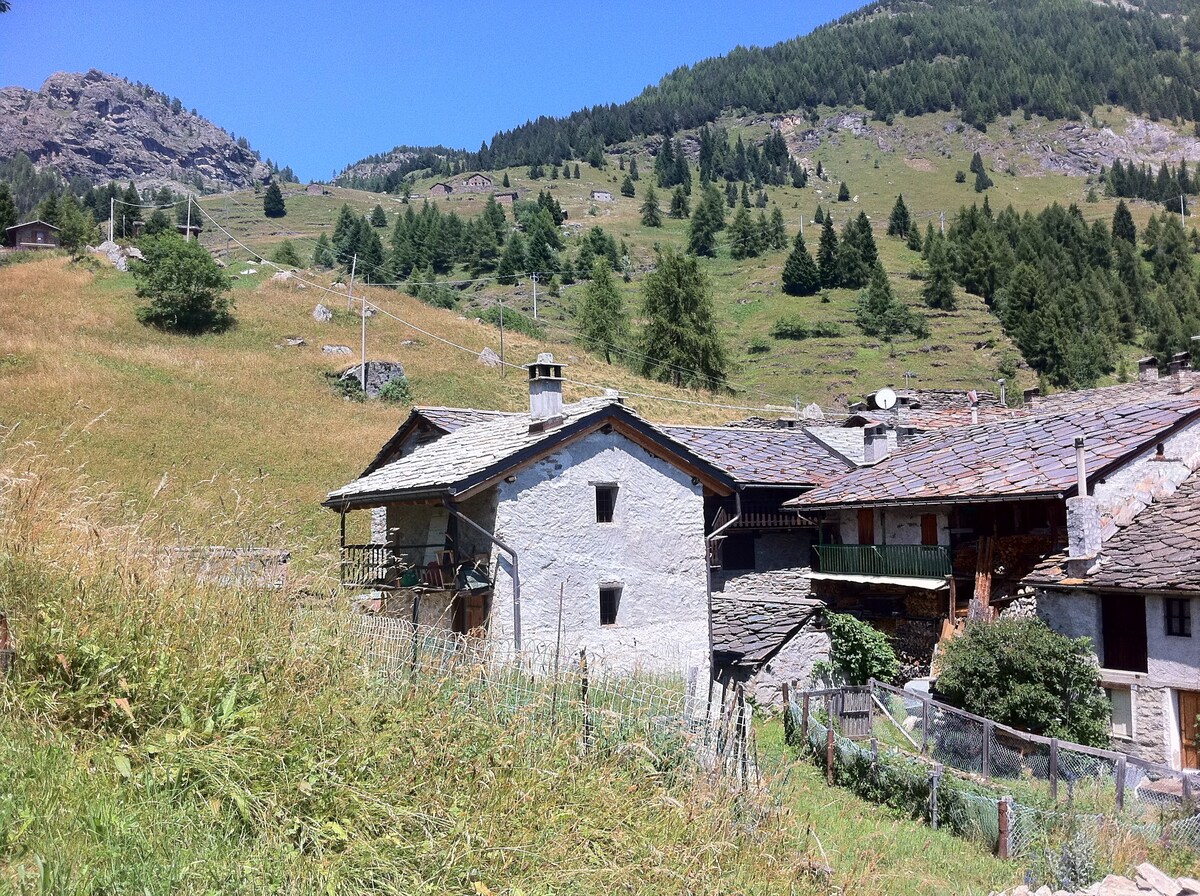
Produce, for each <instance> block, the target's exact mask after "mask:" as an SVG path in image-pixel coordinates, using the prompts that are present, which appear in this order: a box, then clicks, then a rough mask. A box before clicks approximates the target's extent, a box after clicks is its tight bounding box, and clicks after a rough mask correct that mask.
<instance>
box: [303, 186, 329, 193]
mask: <svg viewBox="0 0 1200 896" xmlns="http://www.w3.org/2000/svg"><path fill="white" fill-rule="evenodd" d="M304 192H305V193H307V194H308V195H309V196H324V195H325V193H326V192H328V191H327V190H326V189H325V185H324V184H309V185H308V186H306V187H305V188H304Z"/></svg>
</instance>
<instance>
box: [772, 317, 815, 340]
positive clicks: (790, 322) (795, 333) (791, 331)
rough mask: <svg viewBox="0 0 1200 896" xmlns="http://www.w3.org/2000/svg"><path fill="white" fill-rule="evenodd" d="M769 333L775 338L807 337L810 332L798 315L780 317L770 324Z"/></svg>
mask: <svg viewBox="0 0 1200 896" xmlns="http://www.w3.org/2000/svg"><path fill="white" fill-rule="evenodd" d="M771 335H772V336H774V337H775V338H776V339H807V338H808V337H809V336H810V335H811V333H810V332H809V329H808V324H806V323H805V322H804V321H803V320H802V319H800V318H799V317H781V318H779V320H777V321H775V323H774V324H773V325H772V326H771Z"/></svg>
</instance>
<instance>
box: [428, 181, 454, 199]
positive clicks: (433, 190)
mask: <svg viewBox="0 0 1200 896" xmlns="http://www.w3.org/2000/svg"><path fill="white" fill-rule="evenodd" d="M453 192H454V187H452V186H450V185H449V184H447V183H443V182H442V181H438V182H437V183H436V184H434V185H433V186H432V187H430V188H429V195H430V196H449V195H450V194H451V193H453Z"/></svg>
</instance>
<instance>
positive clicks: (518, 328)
mask: <svg viewBox="0 0 1200 896" xmlns="http://www.w3.org/2000/svg"><path fill="white" fill-rule="evenodd" d="M479 318H480V320H483V321H485V322H487V323H489V324H492V325H494V326H497V327H498V326H500V306H499V305H493V306H492V307H491V308H487V309H485V310H484V311H482V312H481V313H480V315H479ZM504 329H506V330H512V331H513V332H514V333H523V334H524V335H526V336H532V337H533V338H535V339H542V338H544V337H545V335H546V331H545V329H543V327H542V325H541V324H539V323H538V322H537V321H535V320H534V319H533V318H531V317H527V316H526V315H524V314H522V313H521V312H520V311H517V310H516V309H515V308H505V309H504Z"/></svg>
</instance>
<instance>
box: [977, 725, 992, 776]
mask: <svg viewBox="0 0 1200 896" xmlns="http://www.w3.org/2000/svg"><path fill="white" fill-rule="evenodd" d="M980 763H981V765H982V772H983V776H984V777H985V778H990V777H991V776H992V723H991V722H984V723H983V757H982V758H981V760H980Z"/></svg>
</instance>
